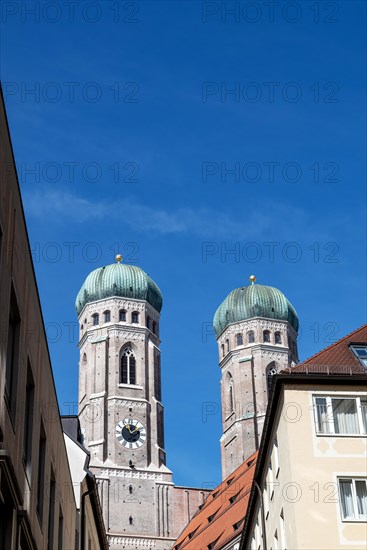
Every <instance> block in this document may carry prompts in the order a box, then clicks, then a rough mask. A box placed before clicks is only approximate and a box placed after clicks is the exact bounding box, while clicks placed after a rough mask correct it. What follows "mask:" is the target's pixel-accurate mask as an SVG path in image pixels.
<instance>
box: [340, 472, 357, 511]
mask: <svg viewBox="0 0 367 550" xmlns="http://www.w3.org/2000/svg"><path fill="white" fill-rule="evenodd" d="M339 487H340V503H341V507H342V513H343V518H344V519H346V518H354V512H353V497H352V481H351V480H350V481H349V480H348V481H347V480H343V481H340V482H339Z"/></svg>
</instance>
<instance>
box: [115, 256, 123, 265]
mask: <svg viewBox="0 0 367 550" xmlns="http://www.w3.org/2000/svg"><path fill="white" fill-rule="evenodd" d="M115 260H116V262H117V263H118V264H119V263H121V262H122V256H121V254H116V258H115Z"/></svg>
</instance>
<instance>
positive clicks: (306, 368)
mask: <svg viewBox="0 0 367 550" xmlns="http://www.w3.org/2000/svg"><path fill="white" fill-rule="evenodd" d="M352 344H364V345H367V325H363V326H362V327H360V328H358V329H357V330H355V331H353V332H351V333H350V334H347V335H346V336H344V338H341V340H338V341H337V342H335V343H334V344H331V346H328V347H327V348H325V349H323V350H321V351H319V352H318V353H316V354H315V355H313V356H312V357H310V358H309V359H306V361H303V363H300V364H299V365H297V366H295V367H291V368H289V369H285V370H283V371H282V373H283V374H285V373H287V374H289V373H290V374H366V373H367V371H366V369H365V368H364V367H363V365H362V364H361V363H360V361H359V360H358V358H357V357H356V356H355V354H354V353H353V351H352V350H351V349H350V346H351V345H352Z"/></svg>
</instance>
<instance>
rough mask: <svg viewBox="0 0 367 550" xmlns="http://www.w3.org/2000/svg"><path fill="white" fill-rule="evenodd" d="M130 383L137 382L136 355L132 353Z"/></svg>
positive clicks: (130, 358)
mask: <svg viewBox="0 0 367 550" xmlns="http://www.w3.org/2000/svg"><path fill="white" fill-rule="evenodd" d="M129 360H130V384H135V383H136V368H135V357H134V356H133V355H130V357H129Z"/></svg>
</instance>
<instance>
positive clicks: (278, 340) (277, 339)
mask: <svg viewBox="0 0 367 550" xmlns="http://www.w3.org/2000/svg"><path fill="white" fill-rule="evenodd" d="M274 336H275V343H276V344H281V343H282V335H281V334H280V332H276V333H275V334H274Z"/></svg>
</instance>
